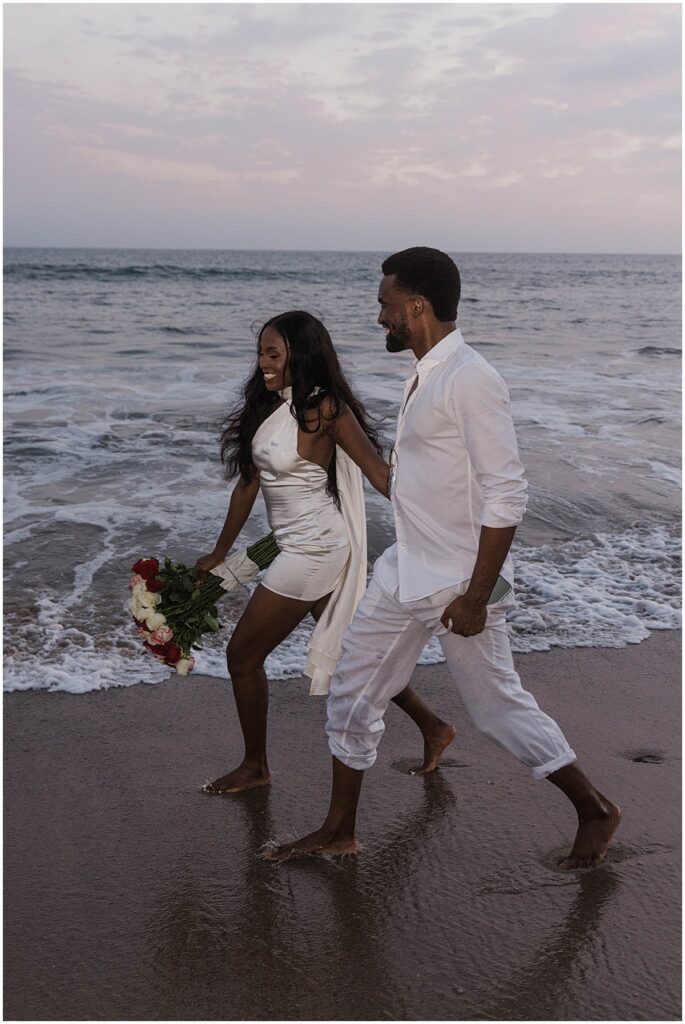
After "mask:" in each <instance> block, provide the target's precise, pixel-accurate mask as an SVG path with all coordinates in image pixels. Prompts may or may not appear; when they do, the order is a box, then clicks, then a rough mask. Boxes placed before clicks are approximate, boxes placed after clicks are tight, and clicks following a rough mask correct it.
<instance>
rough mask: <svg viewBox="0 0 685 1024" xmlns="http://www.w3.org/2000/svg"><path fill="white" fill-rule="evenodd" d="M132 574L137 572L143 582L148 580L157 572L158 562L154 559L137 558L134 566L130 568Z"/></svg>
mask: <svg viewBox="0 0 685 1024" xmlns="http://www.w3.org/2000/svg"><path fill="white" fill-rule="evenodd" d="M131 570H132V571H133V572H137V573H138V575H139V576H142V577H143V579H144V580H149V579H150V578H151V577H152V576H156V575H157V573H158V572H159V562H158V561H157V559H156V558H139V559H138V561H137V562H136V563H135V565H132V566H131Z"/></svg>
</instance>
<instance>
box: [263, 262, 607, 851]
mask: <svg viewBox="0 0 685 1024" xmlns="http://www.w3.org/2000/svg"><path fill="white" fill-rule="evenodd" d="M383 274H384V276H383V279H382V281H381V284H380V288H379V292H378V301H379V303H380V306H381V309H380V314H379V317H378V322H379V323H380V325H381V326H382V327H384V328H385V332H386V348H387V349H388V351H389V352H399V351H402V350H404V349H411V350H412V351H413V353H414V356H415V357H416V360H417V363H416V372H415V374H414V375H413V377H412V378H410V380H409V381H408V382H407V386H406V388H405V393H404V397H403V400H402V406H401V409H400V414H399V420H398V426H397V438H396V444H395V454H396V465H395V479H394V483H393V489H392V503H393V511H394V514H395V526H396V534H397V543H396V544H393V545H392V547H390V548H388V549H387V550H386V551H385V552H384V553H383V555H382V556H381V557H380V558H379V559H378V561H377V562H376V564H375V566H374V572H373V577H372V579H371V582H370V584H369V588H368V590H367V591H366V594H365V595H364V597H363V598H362V600H361V602H360V604H359V606H358V608H357V611H356V613H355V616H354V618H353V620H352V622H351V624H350V626H349V628H348V631H347V633H346V637H345V641H344V643H343V655H342V658H341V660H340V663H339V666H338V669H337V672H336V674H335V676H334V677H333V680H332V682H331V691H330V696H329V700H328V723H327V726H326V731H327V733H328V738H329V746H330V749H331V752H332V754H333V790H332V795H331V803H330V808H329V812H328V815H327V817H326V820H325V821H324V824H323V825H322V827H321V828H320V829H318V830H317V831H316V832H314V833H312V834H311V835H308V836H305V838H304V839H300V840H298V841H296V842H292V843H288V844H287V845H285V846H282V847H280V848H278V849H277V850H274V851H273V852H271V853H270V854H267V856H268V857H269V859H275V860H282V859H289V858H291V857H295V856H302V855H306V854H311V853H354V852H355V851H356V850H357V844H356V841H355V835H354V827H355V817H356V810H357V804H358V800H359V794H360V791H361V784H362V779H363V777H364V771H365V770H367V769H368V768H370V767H371V766H372V764H373V763H374V761H375V759H376V748H377V746H378V743H379V742H380V738H381V736H382V734H383V730H384V724H383V716H384V714H385V710H386V708H387V706H388V703H389V701H390V700H391V699H392V698H393V697H394V696H395V695H396V694H398V693H400V691H401V690H402V689H403V688H404V687H405V686H406V685H407V683H408V682H409V679H410V677H411V675H412V672H413V670H414V667H415V665H416V662H417V660H418V657H419V654H420V652H421V650H422V648H423V647H424V645H425V643H426V641H427V640H428V639H429V638H430V637H431V636H434V635H437V636H438V637H439V640H440V644H441V646H442V649H443V652H444V655H445V660H446V662H447V665H448V668H449V671H450V674H451V675H452V678H453V680H454V683H455V686H456V687H457V689H458V690H459V692H460V694H461V697H462V699H463V701H464V705H465V707H466V710H467V711H468V713H469V715H470V716H471V718H472V720H473V722H474V724H475V725H476V727H477V728H478V729H479V730H481V731H482V732H483V733H485V735H487V736H489V737H490V738H491V739H493V740H494V741H495V742H497V743H499V744H500V745H501V746H503V747H505V748H506V749H507V750H509V751H511V753H512V754H513V755H514V756H515V757H517V758H518V759H519V760H520V761H522V762H523V763H524V764H525V765H527V766H528V767H530V768H531V769H532V772H533V777H534V778H536V779H541V778H547V779H549V781H550V782H552V783H554V785H555V786H557V787H558V788H559V789H560V790H561V791H562V793H564V794H565V795H566V796H567V797H568V798H569V800H570V801H571V802H572V804H573V805H574V807H575V809H576V811H577V814H578V831H577V834H576V838H575V842H574V845H573V849H572V850H571V853H570V854H569V855H568V857H566V858H565V860H564V861H562V866H563V867H566V868H582V867H593V866H594V865H595V864H598V863H599V862H600V861H601V860H602V859H603V857H604V855H605V853H606V850H607V848H608V846H609V843H610V841H611V837H612V835H613V833H614V831H615V830H616V828H617V826H618V823H619V820H620V811H619V809H618V808H617V807H615V806H614V805H613V804H612V803H611V802H610V801H609V800H607V799H606V798H605V797H603V796H602V795H601V794H600V793H599V792H598V791H597V790H596V789H595V788H594V786H593V785H592V783H591V782H590V780H589V779H588V778H587V777H586V776H585V775H584V774H583V773H582V772H581V770H580V768H579V767H578V766H577V764H576V763H575V762H576V756H575V754H574V752H573V751H572V750H571V748H570V747H569V745H568V743H567V742H566V739H565V738H564V736H563V734H562V732H561V730H560V729H559V727H558V726H557V724H556V723H555V722H554V721H552V719H551V718H549V716H548V715H546V714H544V713H543V712H542V711H541V710H540V708H539V707H538V705H537V703H536V702H535V699H534V698H533V696H532V695H531V694H530V693H528V692H527V691H525V690H524V689H523V687H522V686H521V681H520V679H519V676H518V674H517V673H516V671H515V669H514V665H513V660H512V656H511V650H510V646H509V638H508V635H507V630H506V610H507V607H509V606H510V605H511V603H512V598H511V595H507V596H504V597H503V598H501V599H500V600H497V597H498V596H499V594H500V593H501V592H502V590H507V589H509V588H508V587H507V586H506V584H504V585H503V581H502V579H500V580H499V581H498V577H500V574H501V577H503V579H504V580H505V581H507V582H508V583H509V584H511V582H512V580H513V575H512V565H511V558H510V555H509V548H510V546H511V542H512V540H513V538H514V533H515V531H516V526H517V524H518V523H519V522H520V521H521V519H522V517H523V513H524V511H525V506H526V483H525V480H524V475H523V466H522V465H521V461H520V459H519V455H518V448H517V445H516V437H515V434H514V428H513V423H512V419H511V413H510V410H509V395H508V393H507V389H506V387H505V385H504V382H503V381H502V379H501V377H500V376H499V374H498V373H497V372H496V371H495V370H494V369H493V367H491V366H490V365H489V363H487V362H486V361H485V359H483V358H482V357H481V356H480V355H479V354H478V353H477V352H475V351H474V350H473V349H471V348H469V347H468V345H466V344H465V343H464V340H463V338H462V336H461V332H460V331H459V330H457V328H456V318H457V304H458V302H459V295H460V290H461V285H460V278H459V271H458V269H457V267H456V265H455V264H454V263H453V261H452V260H451V259H450V258H449V256H447V255H445V253H442V252H439V251H438V250H436V249H428V248H424V247H417V248H412V249H406V250H404V251H403V252H400V253H396V254H395V255H394V256H390V257H389V258H388V259H387V260H385V262H384V263H383ZM496 585H497V589H495V587H496ZM489 600H490V601H491V603H490V604H488V601H489ZM493 602H494V603H493Z"/></svg>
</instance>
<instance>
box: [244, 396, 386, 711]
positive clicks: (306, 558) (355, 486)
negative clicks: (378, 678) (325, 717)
mask: <svg viewBox="0 0 685 1024" xmlns="http://www.w3.org/2000/svg"><path fill="white" fill-rule="evenodd" d="M281 394H282V396H283V400H284V401H283V404H282V405H280V406H279V407H278V408H277V409H275V410H274V412H273V413H272V414H271V415H270V416H269V417H267V419H266V420H264V422H263V423H262V424H261V425H260V426H259V428H258V429H257V431H256V433H255V435H254V438H253V439H252V459H253V461H254V464H255V466H256V467H257V469H258V470H259V482H260V487H261V490H262V494H263V496H264V501H265V504H266V514H267V518H268V520H269V526H270V527H271V530H272V532H273V534H274V536H275V538H276V542H277V544H278V546H279V548H280V554H279V555H277V557H276V558H275V559H274V561H273V562H272V563H271V565H270V566H269V567H268V569H267V570H266V572H265V574H264V576H263V577H262V580H261V584H262V586H264V587H266V588H267V590H271V591H273V592H274V593H276V594H280V595H281V596H283V597H291V598H295V599H296V600H298V601H317V600H319V598H321V597H324V596H325V595H326V594H331V598H330V600H329V601H328V604H327V605H326V608H325V610H324V613H323V615H322V616H321V618H320V619H319V621H318V622H317V624H316V627H315V629H314V632H313V634H312V637H311V641H310V647H309V658H308V661H307V665H306V667H305V675H308V676H309V677H310V678H311V680H312V685H311V689H310V693H313V694H325V693H328V684H329V680H330V676H331V674H332V673H333V671H334V670H335V666H336V664H337V662H338V659H339V658H340V654H341V649H342V637H343V633H344V632H345V629H346V628H347V626H348V625H349V623H350V620H351V619H352V616H353V614H354V611H355V608H356V606H357V603H358V602H359V599H360V597H361V595H362V593H363V592H364V587H365V585H366V515H365V509H364V489H363V484H362V476H361V471H360V469H359V467H358V466H357V465H356V464H355V463H354V462H352V460H351V459H350V458H349V456H348V455H347V454H346V453H345V452H344V451H343V450H342V449H341V448H340V447H337V448H336V475H337V482H338V491H339V494H340V505H341V507H340V509H338V508H337V506H336V504H335V502H334V501H333V498H332V497H331V495H330V494H328V493H327V491H326V487H327V483H328V474H327V473H326V470H325V469H322V468H321V466H318V465H317V464H316V463H314V462H310V461H309V460H308V459H304V458H302V456H301V455H300V454H299V452H298V450H297V439H298V424H297V420H296V419H295V417H294V416H293V415H292V413H291V411H290V405H291V398H292V389H291V388H285V389H284V390H283V391H282V392H281Z"/></svg>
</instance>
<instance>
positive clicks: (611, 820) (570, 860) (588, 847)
mask: <svg viewBox="0 0 685 1024" xmlns="http://www.w3.org/2000/svg"><path fill="white" fill-rule="evenodd" d="M604 802H605V807H606V811H605V813H604V814H602V815H600V816H599V817H597V818H590V819H582V818H581V819H580V822H579V825H578V831H577V832H576V839H575V842H574V844H573V849H572V850H571V852H570V853H569V855H568V857H564V859H563V860H562V861H560V862H559V867H561V868H564V870H566V871H572V870H573V869H574V868H594V867H596V866H597V864H600V863H601V862H602V861H603V860H604V857H605V856H606V852H607V850H608V849H609V844H610V842H611V838H612V836H613V834H614V832H615V831H616V829H617V828H618V826H619V824H620V821H621V811H620V808H618V807H616V806H615V805H614V804H612V803H610V802H609V801H608V800H605V801H604Z"/></svg>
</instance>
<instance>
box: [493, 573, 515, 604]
mask: <svg viewBox="0 0 685 1024" xmlns="http://www.w3.org/2000/svg"><path fill="white" fill-rule="evenodd" d="M510 590H511V583H508V582H507V580H505V578H504V576H498V577H497V579H496V581H495V585H494V587H493V588H492V590H491V592H490V597H489V598H488V604H497V602H498V601H501V600H502V598H504V597H506V596H507V594H508V593H509V591H510Z"/></svg>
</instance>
